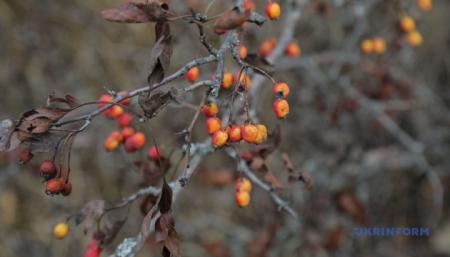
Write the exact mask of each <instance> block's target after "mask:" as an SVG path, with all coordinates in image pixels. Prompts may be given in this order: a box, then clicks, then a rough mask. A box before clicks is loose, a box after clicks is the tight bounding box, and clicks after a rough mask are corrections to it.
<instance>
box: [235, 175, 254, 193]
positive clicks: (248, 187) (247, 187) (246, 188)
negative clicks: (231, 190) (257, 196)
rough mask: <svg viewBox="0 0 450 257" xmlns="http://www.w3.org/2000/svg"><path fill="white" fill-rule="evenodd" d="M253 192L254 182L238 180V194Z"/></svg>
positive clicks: (245, 179)
mask: <svg viewBox="0 0 450 257" xmlns="http://www.w3.org/2000/svg"><path fill="white" fill-rule="evenodd" d="M251 191H252V182H250V180H248V179H247V178H238V179H237V180H236V192H247V193H250V192H251Z"/></svg>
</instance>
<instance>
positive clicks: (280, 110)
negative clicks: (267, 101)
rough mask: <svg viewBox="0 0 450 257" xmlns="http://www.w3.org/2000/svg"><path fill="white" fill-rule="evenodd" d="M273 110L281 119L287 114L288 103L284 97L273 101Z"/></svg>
mask: <svg viewBox="0 0 450 257" xmlns="http://www.w3.org/2000/svg"><path fill="white" fill-rule="evenodd" d="M273 110H274V112H275V115H276V116H277V117H278V118H280V119H283V118H285V117H286V116H287V115H288V114H289V103H288V102H287V101H286V100H285V99H277V100H276V101H275V102H274V103H273Z"/></svg>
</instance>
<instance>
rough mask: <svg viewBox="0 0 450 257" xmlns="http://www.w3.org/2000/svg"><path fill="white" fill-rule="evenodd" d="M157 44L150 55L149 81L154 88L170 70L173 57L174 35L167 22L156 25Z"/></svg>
mask: <svg viewBox="0 0 450 257" xmlns="http://www.w3.org/2000/svg"><path fill="white" fill-rule="evenodd" d="M155 34H156V43H155V45H154V46H153V48H152V52H151V55H150V73H149V75H148V78H147V81H148V84H149V86H153V85H155V84H157V83H159V82H161V81H162V80H163V79H164V72H165V71H166V70H168V69H169V66H170V58H171V57H172V35H171V34H170V25H169V23H167V22H158V23H156V25H155Z"/></svg>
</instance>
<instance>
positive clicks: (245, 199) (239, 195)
mask: <svg viewBox="0 0 450 257" xmlns="http://www.w3.org/2000/svg"><path fill="white" fill-rule="evenodd" d="M235 189H236V193H235V196H234V199H235V201H236V204H237V205H238V206H239V207H241V208H244V207H246V206H248V204H249V203H250V199H251V197H250V193H251V192H252V182H250V180H248V179H246V178H238V179H237V180H236V184H235Z"/></svg>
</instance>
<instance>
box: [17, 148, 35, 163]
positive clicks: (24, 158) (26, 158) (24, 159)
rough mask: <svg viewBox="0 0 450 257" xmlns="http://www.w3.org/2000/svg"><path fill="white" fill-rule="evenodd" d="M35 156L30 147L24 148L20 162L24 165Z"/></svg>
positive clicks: (20, 155)
mask: <svg viewBox="0 0 450 257" xmlns="http://www.w3.org/2000/svg"><path fill="white" fill-rule="evenodd" d="M33 156H34V155H33V153H32V152H31V150H30V149H23V150H22V151H20V154H19V163H20V164H22V165H24V164H27V163H28V162H29V161H30V160H31V159H32V158H33Z"/></svg>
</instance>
